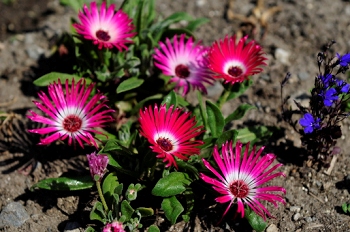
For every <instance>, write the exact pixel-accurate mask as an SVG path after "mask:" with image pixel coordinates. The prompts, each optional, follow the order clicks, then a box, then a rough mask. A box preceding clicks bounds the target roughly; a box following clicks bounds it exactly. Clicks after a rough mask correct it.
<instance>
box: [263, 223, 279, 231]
mask: <svg viewBox="0 0 350 232" xmlns="http://www.w3.org/2000/svg"><path fill="white" fill-rule="evenodd" d="M278 231H279V230H278V228H277V226H276V225H275V224H271V225H269V227H267V228H266V232H278Z"/></svg>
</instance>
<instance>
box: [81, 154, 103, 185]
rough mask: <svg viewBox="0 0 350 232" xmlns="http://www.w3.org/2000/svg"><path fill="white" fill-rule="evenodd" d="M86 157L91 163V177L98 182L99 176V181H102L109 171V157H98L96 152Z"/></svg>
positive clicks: (101, 155)
mask: <svg viewBox="0 0 350 232" xmlns="http://www.w3.org/2000/svg"><path fill="white" fill-rule="evenodd" d="M86 156H87V159H88V161H89V168H90V174H91V177H92V178H93V179H94V180H95V181H96V179H95V176H97V177H98V180H97V181H101V179H102V178H103V176H104V175H105V173H106V171H107V165H108V162H109V159H108V156H107V155H104V154H98V155H96V152H93V153H91V154H90V155H86Z"/></svg>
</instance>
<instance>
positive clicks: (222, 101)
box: [218, 85, 232, 110]
mask: <svg viewBox="0 0 350 232" xmlns="http://www.w3.org/2000/svg"><path fill="white" fill-rule="evenodd" d="M224 87H225V86H224ZM231 89H232V85H228V86H227V88H224V92H223V93H222V94H221V96H220V98H219V100H218V106H219V109H220V110H221V108H222V106H223V105H224V104H225V102H226V101H227V98H228V97H229V96H230V93H231Z"/></svg>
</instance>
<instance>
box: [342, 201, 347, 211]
mask: <svg viewBox="0 0 350 232" xmlns="http://www.w3.org/2000/svg"><path fill="white" fill-rule="evenodd" d="M341 208H342V209H343V211H344V213H347V212H348V205H347V204H346V203H344V204H342V206H341Z"/></svg>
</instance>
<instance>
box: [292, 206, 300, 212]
mask: <svg viewBox="0 0 350 232" xmlns="http://www.w3.org/2000/svg"><path fill="white" fill-rule="evenodd" d="M300 209H301V207H300V206H291V207H290V208H289V210H290V211H291V212H293V213H299V212H300Z"/></svg>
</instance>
